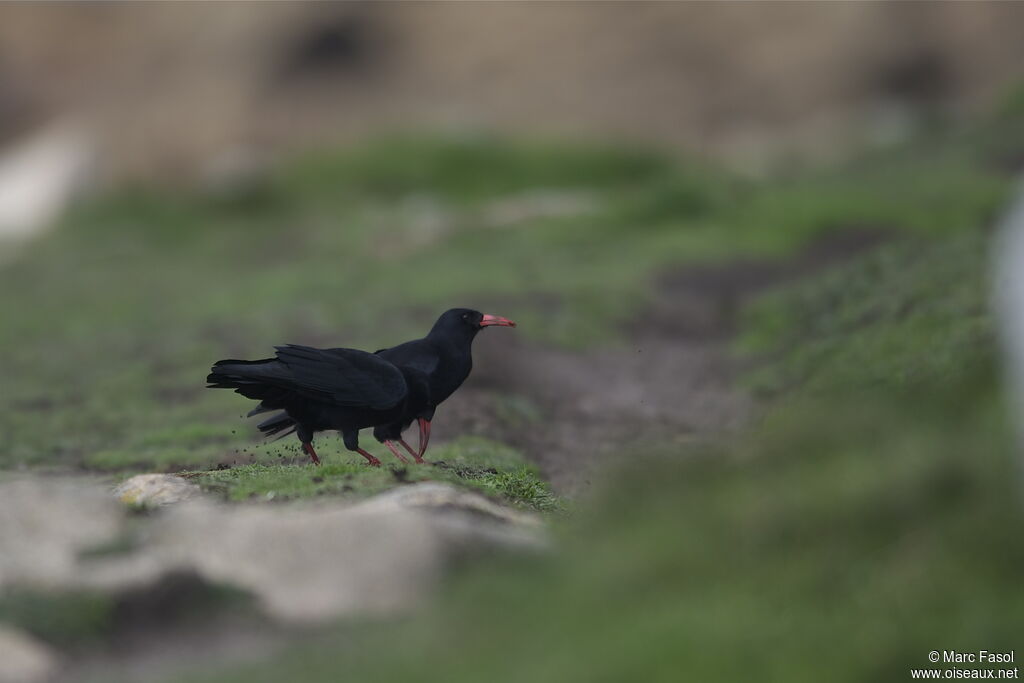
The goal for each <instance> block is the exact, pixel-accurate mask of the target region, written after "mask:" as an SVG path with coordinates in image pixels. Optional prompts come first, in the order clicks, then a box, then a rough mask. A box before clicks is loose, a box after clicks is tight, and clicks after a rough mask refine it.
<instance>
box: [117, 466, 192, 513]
mask: <svg viewBox="0 0 1024 683" xmlns="http://www.w3.org/2000/svg"><path fill="white" fill-rule="evenodd" d="M201 492H202V490H201V489H200V488H199V487H198V486H196V485H195V484H193V483H192V482H190V481H186V480H184V479H182V478H181V477H178V476H175V475H173V474H137V475H135V476H134V477H132V478H131V479H126V480H125V481H123V482H122V483H121V484H120V485H119V486H118V487H117V488H115V489H114V495H115V496H117V499H118V500H120V501H121V502H122V503H125V504H126V505H143V506H147V507H158V506H161V505H169V504H171V503H180V502H182V501H183V500H190V499H192V498H195V497H197V496H199V495H200V494H201Z"/></svg>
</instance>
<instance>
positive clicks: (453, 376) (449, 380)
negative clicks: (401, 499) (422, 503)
mask: <svg viewBox="0 0 1024 683" xmlns="http://www.w3.org/2000/svg"><path fill="white" fill-rule="evenodd" d="M491 325H499V326H502V327H515V326H516V324H515V323H514V322H512V321H511V320H509V319H508V318H502V317H501V316H497V315H486V314H484V313H481V312H480V311H474V310H473V309H471V308H453V309H451V310H448V311H445V312H444V313H442V314H441V317H440V318H438V319H437V322H435V323H434V326H433V327H432V328H430V332H429V333H428V334H427V336H426V337H423V338H422V339H416V340H413V341H408V342H405V343H404V344H399V345H398V346H392V347H391V348H388V349H380V350H379V351H377V352H376V354H377V355H378V356H380V357H381V358H384V359H385V360H388V361H390V362H391V363H394V364H395V365H397V366H398V367H399V368H401V369H402V370H403V371H405V370H410V369H412V370H417V371H419V372H421V373H423V374H425V375H426V377H427V380H428V382H429V388H430V390H429V392H428V396H429V397H428V399H427V401H426V403H425V404H424V405H423V406H417V405H415V404H414V403H409V404H407V406H406V410H405V412H403V414H402V415H401V417H400V418H398V419H396V420H394V421H390V422H386V423H382V424H380V425H378V426H377V427H375V428H374V430H373V435H374V437H376V439H377V440H378V441H380V442H382V443H385V444H386V443H389V442H394V441H398V442H399V443H400V444H402V446H404V447H405V449H406V450H407V451H409V453H410V454H411V455H412V457H413V458H414V459H415V460H416V462H423V454H424V453H425V452H426V450H427V443H428V442H429V441H430V422H431V420H433V419H434V410H435V409H436V408H437V406H438V405H440V404H441V403H442V402H443V401H444V400H445V399H447V398H448V397H449V396H451V395H452V394H453V393H454V392H455V390H456V389H458V388H459V387H460V386H461V385H462V383H463V382H464V381H466V378H467V377H469V372H470V370H472V369H473V354H472V346H473V339H475V338H476V335H477V333H478V332H479V331H480V330H482V329H483V328H485V327H490V326H491ZM413 420H416V421H418V422H419V427H420V442H419V450H418V451H414V450H413V449H412V447H411V446H410V445H409V444H408V443H406V442H405V440H404V439H403V438H402V432H403V431H405V429H406V428H408V427H409V425H411V424H412V422H413Z"/></svg>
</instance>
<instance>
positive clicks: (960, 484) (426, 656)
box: [183, 138, 1024, 683]
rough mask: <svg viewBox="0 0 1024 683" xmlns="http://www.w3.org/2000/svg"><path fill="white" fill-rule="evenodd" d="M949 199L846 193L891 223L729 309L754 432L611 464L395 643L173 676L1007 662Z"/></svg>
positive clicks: (340, 644) (753, 670)
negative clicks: (806, 273)
mask: <svg viewBox="0 0 1024 683" xmlns="http://www.w3.org/2000/svg"><path fill="white" fill-rule="evenodd" d="M1008 139H1009V138H1008ZM960 144H963V143H962V141H959V142H957V143H956V145H960ZM978 144H979V147H978V148H979V149H980V148H981V147H983V145H982V144H981V143H978ZM956 145H954V146H956ZM929 153H931V152H929ZM940 157H941V158H944V159H945V160H944V161H943V162H942V164H954V165H956V164H959V163H960V162H955V161H951V159H956V158H960V159H962V157H958V156H956V155H952V156H948V157H943V156H942V155H940ZM923 158H927V154H926V155H925V156H924V157H923ZM865 163H866V162H865ZM873 163H878V164H882V166H881V167H880V168H881V170H880V172H879V175H880V176H882V177H885V176H889V177H890V178H892V182H896V181H897V180H899V179H902V178H904V177H905V176H902V175H892V176H890V173H891V171H890V169H889V167H887V166H885V163H887V162H885V161H884V160H881V161H876V162H873ZM904 163H906V162H904ZM869 169H870V166H865V167H864V168H861V169H858V171H857V173H855V174H854V175H853V176H851V177H852V178H859V177H861V176H860V175H859V174H860V173H869ZM918 171H919V172H920V173H922V174H924V173H925V169H924V168H921V169H918ZM932 172H934V174H933V175H932V179H931V180H929V179H926V180H924V181H923V182H925V183H929V182H933V181H934V178H943V177H947V178H948V177H963V176H962V175H961V174H962V173H964V168H963V167H958V168H955V169H952V170H951V169H949V168H946V167H944V166H939V167H932V168H929V169H928V174H932ZM851 183H854V181H853V180H851ZM816 187H819V185H818V183H817V181H814V182H811V183H809V184H808V185H807V187H806V190H807V192H809V193H813V190H814V188H816ZM964 187H966V188H967V189H968V191H967V192H966V193H965V194H964V195H961V194H960V193H959V188H960V183H953V184H952V185H951V186H950V187H949V189H948V191H949V192H950V193H951V194H950V195H949V196H948V197H946V198H944V200H943V201H942V202H940V203H939V205H941V206H944V207H946V208H945V209H942V210H941V212H942V213H943V214H944V215H943V216H938V215H934V216H930V214H929V213H928V212H929V211H931V210H932V209H934V208H935V207H936V206H939V205H935V204H929V203H928V202H922V203H917V201H918V200H917V199H916V198H915V195H914V193H913V192H910V193H909V195H908V197H907V201H908V202H910V203H913V206H911V205H909V204H908V205H907V206H902V205H901V206H902V208H901V210H900V211H898V212H895V213H892V214H891V215H888V216H886V215H884V214H886V213H887V210H886V209H884V208H880V205H879V204H877V203H872V196H871V195H870V194H863V192H864V187H863V186H860V185H856V184H855V185H853V186H851V187H850V188H848V191H849V192H851V193H852V194H860V195H861V197H862V201H863V202H864V203H865V205H864V206H860V207H859V208H860V210H861V211H862V213H863V214H864V215H867V214H869V213H872V212H875V211H878V212H879V215H878V216H876V219H877V220H879V221H880V222H882V223H884V224H886V225H891V226H893V227H894V228H896V227H897V226H903V227H908V226H909V227H910V229H909V230H905V231H900V230H894V235H893V239H892V240H891V241H890V243H889V244H887V245H885V246H883V247H881V248H880V249H878V250H877V251H874V252H872V253H869V254H866V255H864V256H862V257H859V258H857V259H855V260H853V261H851V262H848V263H846V264H844V265H842V266H840V267H838V268H835V269H831V270H829V271H827V272H824V273H822V274H820V275H818V276H815V277H813V278H810V279H806V280H804V281H801V282H798V283H795V284H793V285H792V286H789V287H786V288H785V289H782V290H779V291H776V292H773V293H771V294H769V295H767V296H765V297H762V298H760V299H759V300H757V301H755V302H754V303H753V304H752V305H751V306H750V307H749V308H748V309H747V310H746V311H745V312H744V315H743V316H742V320H743V322H742V329H741V334H740V336H739V339H738V340H737V346H738V350H739V352H740V353H743V354H747V355H748V357H750V358H752V359H754V358H756V359H758V362H756V363H755V364H754V369H753V371H752V372H751V373H749V374H748V375H747V377H746V381H747V382H749V384H750V386H752V387H753V388H755V389H757V390H758V391H760V392H761V393H762V395H764V396H765V397H768V398H769V402H768V404H767V407H766V410H765V413H764V415H763V416H762V418H761V419H760V420H759V421H758V423H757V424H756V425H754V426H752V428H751V429H750V430H748V431H747V432H745V433H744V434H742V435H739V436H737V437H736V438H735V439H732V440H730V441H728V442H725V443H719V444H716V445H714V446H711V447H702V448H700V449H696V450H691V451H689V452H687V453H686V454H687V455H689V456H690V457H686V458H680V457H678V455H679V453H678V452H676V453H664V454H662V455H666V456H676V457H648V458H647V459H646V460H640V462H643V463H644V464H643V466H637V462H638V460H636V459H630V467H629V468H628V469H626V468H615V469H613V470H612V471H611V472H609V473H608V476H607V477H606V478H605V482H606V483H605V485H604V486H603V487H602V488H601V490H599V491H597V492H595V494H594V495H593V496H592V499H591V500H589V501H588V503H587V504H586V505H582V506H581V509H580V510H579V512H578V514H577V515H576V516H575V517H574V519H572V520H569V521H567V522H565V523H564V524H563V525H561V526H560V530H561V533H562V546H563V548H564V551H563V552H561V553H559V554H558V555H557V556H555V557H549V558H529V559H522V560H517V561H509V560H507V559H504V560H503V561H502V562H501V563H500V564H495V565H493V566H487V567H484V568H480V567H476V568H471V569H470V570H468V571H467V572H466V573H465V574H464V575H462V576H460V580H459V581H456V582H453V584H452V587H451V589H450V590H449V591H448V592H447V594H446V595H445V596H443V598H442V599H441V600H439V601H438V602H437V603H436V604H435V605H434V606H433V608H432V609H431V610H427V611H425V612H424V613H422V614H421V615H420V616H418V617H417V618H416V619H414V620H412V621H411V622H408V623H405V624H402V625H401V626H400V627H399V628H397V629H396V628H394V627H393V626H392V625H388V626H387V627H381V626H379V625H373V624H369V625H366V624H358V625H353V624H342V625H339V626H338V628H337V630H336V631H335V633H334V634H333V635H331V636H328V637H326V638H325V642H324V643H320V644H313V645H305V646H297V647H293V648H291V649H289V650H288V651H287V652H286V653H284V654H283V655H281V656H278V657H276V658H274V659H273V660H271V661H269V662H260V663H259V664H258V665H251V666H250V665H243V666H235V667H231V668H227V669H222V670H220V671H216V672H208V671H207V672H204V673H203V675H201V676H199V678H198V679H197V678H195V677H190V678H188V679H187V680H190V681H194V680H201V681H217V682H228V681H242V680H245V681H271V680H279V679H280V678H281V677H283V676H294V677H298V678H301V679H302V680H307V681H314V682H315V681H330V680H335V679H336V677H337V676H339V675H342V673H343V674H344V676H345V677H346V678H347V679H348V680H358V681H399V680H408V679H410V678H412V677H415V678H416V679H417V680H427V681H431V680H437V681H441V680H443V681H445V682H446V683H450V682H453V681H455V682H457V681H477V680H481V679H487V680H497V681H520V680H524V679H526V678H529V679H531V680H558V681H588V682H589V681H621V680H644V681H678V680H702V681H740V680H784V681H808V682H811V681H822V680H831V681H866V680H872V681H874V680H904V679H907V678H908V677H909V676H910V672H909V670H910V669H911V668H916V667H927V666H929V664H928V660H927V654H928V652H930V651H931V650H935V649H939V650H942V649H944V648H947V649H948V648H951V647H952V648H956V649H958V650H963V651H972V650H973V651H977V650H980V649H986V650H989V651H997V650H1003V651H1009V650H1011V649H1014V648H1015V647H1016V639H1017V638H1018V636H1019V634H1020V633H1021V632H1022V629H1024V600H1022V598H1021V593H1020V591H1019V590H1018V589H1017V586H1018V584H1019V580H1020V576H1021V575H1022V573H1024V544H1022V543H1021V541H1020V538H1021V535H1022V532H1024V521H1022V517H1021V495H1022V494H1021V487H1020V477H1019V467H1018V465H1017V463H1016V462H1015V460H1016V458H1015V447H1014V444H1013V440H1012V438H1011V437H1012V431H1013V430H1012V429H1011V424H1010V423H1009V420H1008V413H1007V411H1006V405H1005V402H1004V400H1003V391H1002V387H1001V383H1000V373H999V363H998V358H997V349H996V344H995V332H994V321H993V318H992V315H991V313H990V312H989V309H988V306H987V287H988V278H987V275H986V272H987V261H988V248H987V245H988V244H989V231H988V230H987V225H988V219H989V217H990V215H991V214H990V211H991V209H992V208H994V207H992V206H989V207H988V208H984V209H983V207H982V206H980V205H972V200H971V199H970V192H969V190H970V188H971V187H977V186H976V185H973V184H972V183H970V182H967V183H965V184H964ZM793 191H794V192H795V190H793ZM997 194H998V193H997ZM783 196H784V195H783ZM961 196H965V197H966V199H965V204H964V205H960V206H958V207H956V209H953V208H951V207H952V204H953V203H955V202H956V201H957V198H958V197H961ZM883 197H884V195H883ZM779 201H782V200H781V199H780V200H779ZM817 201H818V199H817V198H815V199H808V200H807V204H808V205H816V203H817ZM882 206H884V202H883V204H882ZM970 206H974V208H965V207H970ZM791 208H792V207H791ZM947 210H948V213H947ZM851 213H853V214H856V211H851ZM843 214H844V212H839V213H838V214H837V216H836V218H837V219H838V218H839V216H841V215H843ZM915 214H917V215H918V216H919V220H918V221H911V222H910V223H907V222H905V221H907V220H908V218H909V217H912V216H913V215H915ZM780 215H781V214H780ZM950 216H954V217H953V218H951V217H950ZM852 222H853V223H854V224H856V221H852ZM929 226H932V227H934V230H930V229H928V228H929ZM648 455H649V456H650V455H651V454H648ZM396 643H400V644H401V645H400V646H396ZM183 680H184V679H183Z"/></svg>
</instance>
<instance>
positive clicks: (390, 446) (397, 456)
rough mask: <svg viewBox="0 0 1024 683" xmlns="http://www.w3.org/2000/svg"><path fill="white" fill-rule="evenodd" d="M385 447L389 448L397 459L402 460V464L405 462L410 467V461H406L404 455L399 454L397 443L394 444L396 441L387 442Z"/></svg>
mask: <svg viewBox="0 0 1024 683" xmlns="http://www.w3.org/2000/svg"><path fill="white" fill-rule="evenodd" d="M384 445H385V446H387V447H388V450H389V451H391V452H392V453H394V455H395V457H396V458H398V459H399V460H401V461H402V462H404V463H405V464H406V465H408V464H409V461H408V460H407V459H406V457H405V456H404V455H402V454H401V453H400V452H399V450H398V448H397V447H396V446H395V442H394V441H385V442H384Z"/></svg>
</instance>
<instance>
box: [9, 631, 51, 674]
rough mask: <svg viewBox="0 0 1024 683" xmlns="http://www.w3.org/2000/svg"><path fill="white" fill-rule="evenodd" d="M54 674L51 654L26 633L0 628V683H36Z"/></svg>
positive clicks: (44, 646)
mask: <svg viewBox="0 0 1024 683" xmlns="http://www.w3.org/2000/svg"><path fill="white" fill-rule="evenodd" d="M56 671H57V657H56V656H55V655H54V653H53V651H52V650H51V649H50V648H49V647H47V646H46V645H43V644H42V643H40V642H39V641H37V640H35V639H34V638H32V637H31V636H29V635H28V634H26V633H22V632H21V631H18V630H15V629H12V628H9V627H7V626H3V625H0V683H36V681H45V680H49V679H50V678H51V677H52V676H53V674H54V673H56Z"/></svg>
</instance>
